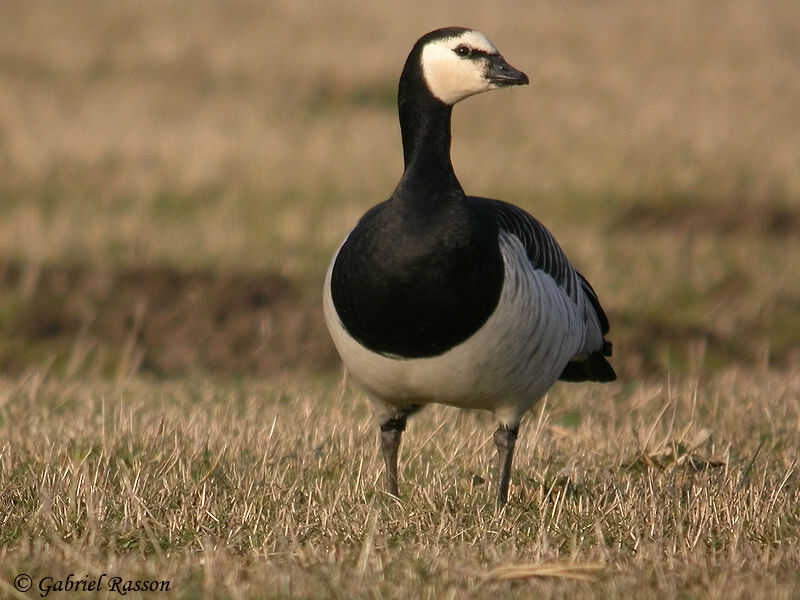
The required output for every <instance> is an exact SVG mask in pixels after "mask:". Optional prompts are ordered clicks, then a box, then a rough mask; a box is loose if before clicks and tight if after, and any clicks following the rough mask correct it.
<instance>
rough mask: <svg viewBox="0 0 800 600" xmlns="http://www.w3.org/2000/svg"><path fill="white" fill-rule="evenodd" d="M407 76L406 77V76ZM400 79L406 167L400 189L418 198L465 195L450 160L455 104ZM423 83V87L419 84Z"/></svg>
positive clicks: (400, 108) (401, 117)
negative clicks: (451, 128) (414, 87)
mask: <svg viewBox="0 0 800 600" xmlns="http://www.w3.org/2000/svg"><path fill="white" fill-rule="evenodd" d="M403 79H405V78H403ZM403 79H401V81H400V94H399V102H398V108H399V112H400V131H401V133H402V136H403V159H404V162H405V170H404V171H403V177H402V179H401V180H400V183H399V184H398V186H397V192H401V193H402V192H405V191H413V192H414V195H416V196H417V197H429V198H430V197H432V196H440V195H442V194H446V195H449V194H451V193H454V192H455V193H457V194H463V190H462V189H461V184H460V183H459V182H458V179H457V178H456V174H455V172H454V171H453V164H452V162H451V161H450V119H451V115H452V112H453V107H452V106H450V105H447V104H445V103H444V102H441V101H440V100H438V99H436V98H434V97H433V95H431V93H430V92H428V90H427V88H426V87H424V85H425V84H424V82H417V87H416V89H415V90H414V91H411V89H409V88H410V87H411V86H410V85H408V84H409V83H410V82H408V81H403ZM420 86H421V87H420Z"/></svg>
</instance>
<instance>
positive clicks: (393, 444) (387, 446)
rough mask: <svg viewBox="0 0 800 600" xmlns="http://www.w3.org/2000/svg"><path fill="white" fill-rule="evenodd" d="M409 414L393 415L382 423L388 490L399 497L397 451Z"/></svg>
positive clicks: (382, 448) (382, 443)
mask: <svg viewBox="0 0 800 600" xmlns="http://www.w3.org/2000/svg"><path fill="white" fill-rule="evenodd" d="M407 418H408V417H407V415H405V414H404V415H399V416H396V417H393V418H391V419H389V420H388V421H386V422H385V423H383V424H382V425H381V451H382V452H383V462H384V463H386V491H387V492H388V493H390V494H391V495H392V496H394V497H396V498H399V497H400V495H399V493H398V491H397V451H398V449H399V448H400V438H402V437H403V431H404V430H405V428H406V420H407Z"/></svg>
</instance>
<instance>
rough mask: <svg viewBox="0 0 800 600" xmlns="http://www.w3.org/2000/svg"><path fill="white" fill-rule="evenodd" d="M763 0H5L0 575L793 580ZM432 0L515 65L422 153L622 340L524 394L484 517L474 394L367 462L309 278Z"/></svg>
mask: <svg viewBox="0 0 800 600" xmlns="http://www.w3.org/2000/svg"><path fill="white" fill-rule="evenodd" d="M797 14H798V12H797V7H796V6H795V3H793V2H789V1H778V0H776V1H774V2H773V1H771V2H765V3H756V2H749V1H745V0H732V1H731V2H727V3H724V4H718V3H702V4H701V3H695V2H674V3H640V2H634V1H633V0H617V1H610V2H603V3H597V2H590V1H581V2H575V3H569V4H564V3H560V2H555V1H547V2H539V3H536V4H535V5H530V4H529V3H525V2H521V1H514V2H510V3H506V4H504V5H503V7H502V9H499V8H498V7H497V6H495V5H490V4H489V3H472V2H467V3H465V2H449V1H448V2H444V3H441V4H439V5H437V6H430V3H423V2H413V3H406V4H402V5H397V6H393V5H392V6H389V5H386V6H381V5H379V4H375V3H366V2H356V3H351V4H350V5H348V6H347V7H345V6H343V5H340V3H333V2H321V3H317V4H315V5H313V7H312V6H311V5H308V6H306V5H304V4H302V3H289V2H282V1H277V2H255V1H245V0H241V1H221V0H219V1H212V0H200V1H198V2H189V1H188V0H174V1H171V2H167V3H165V2H159V1H156V0H144V1H141V2H132V1H127V0H126V1H119V2H103V1H101V0H89V1H87V2H82V3H79V4H74V3H73V4H70V3H59V2H54V1H44V2H38V3H30V2H27V1H23V0H5V1H4V2H3V3H2V6H0V597H17V598H28V597H40V595H41V594H43V593H44V588H40V587H39V586H40V585H41V586H44V587H47V585H52V586H53V588H52V589H51V591H50V594H49V595H48V597H61V596H69V594H68V593H65V592H63V591H59V589H58V588H57V587H55V586H56V583H57V582H58V581H62V582H63V584H62V585H64V586H66V585H67V581H79V582H82V583H81V585H84V586H88V584H89V582H90V581H91V580H95V579H96V578H98V577H100V576H101V575H103V574H104V573H105V574H106V577H105V580H104V584H103V585H104V586H105V589H104V591H102V592H101V593H100V594H99V596H100V597H109V598H110V597H117V596H118V595H119V594H118V591H115V590H109V589H108V587H109V584H108V581H109V580H110V578H112V577H115V576H116V577H119V578H121V579H120V582H121V583H120V590H119V591H122V589H121V588H122V586H123V585H124V582H126V581H131V582H135V581H156V582H160V581H168V582H169V585H170V591H169V596H170V597H179V598H192V597H219V598H260V597H265V596H267V597H308V598H316V597H337V598H356V597H370V598H372V597H377V598H381V597H421V598H459V597H470V598H484V597H489V596H491V597H498V598H527V597H531V596H536V597H540V598H613V597H620V598H623V597H624V598H629V597H659V598H662V597H667V598H669V597H672V598H687V597H700V598H757V599H758V598H763V599H767V598H796V597H798V595H800V575H799V573H800V549H799V548H800V511H798V501H800V496H799V495H798V494H799V493H800V488H799V487H798V483H799V480H798V474H797V470H798V469H797V459H798V448H800V377H799V376H798V367H800V277H798V275H797V267H796V265H798V264H800V111H798V110H797V106H800V42H799V41H798V40H800V20H798V18H797ZM448 24H461V25H468V26H474V27H476V28H480V29H481V30H482V31H484V32H485V33H486V34H487V35H488V36H489V37H490V38H491V39H492V40H493V41H494V42H495V43H496V44H497V45H498V47H499V48H500V49H501V51H503V53H504V54H505V56H506V57H507V58H508V60H509V61H510V62H511V64H513V65H515V66H517V67H519V68H521V69H523V70H524V71H526V72H527V73H528V74H529V76H530V77H531V81H532V85H531V86H530V87H528V88H522V89H515V90H513V91H507V92H502V93H493V94H487V95H484V96H481V97H476V98H473V99H470V100H469V101H467V102H465V103H464V104H463V105H459V106H458V107H457V109H456V111H455V114H454V147H453V159H454V164H455V167H456V172H457V173H458V174H459V177H460V179H461V181H462V184H463V185H464V187H465V189H466V190H467V191H468V192H470V193H474V194H479V195H485V196H493V197H500V198H503V199H506V200H510V201H513V202H515V203H518V204H520V205H522V206H524V207H526V208H528V209H529V210H530V211H531V212H533V213H534V214H535V215H536V216H537V217H539V218H540V220H542V221H543V222H545V223H546V224H547V225H548V226H549V227H550V229H551V230H552V231H553V232H554V234H555V235H556V237H557V238H558V239H559V241H560V243H561V244H562V246H563V247H564V248H565V250H566V251H567V253H568V255H569V256H570V258H571V259H572V261H573V262H574V263H575V264H576V265H577V266H578V268H579V269H580V270H581V271H582V272H583V273H584V274H586V275H587V277H588V278H589V280H590V281H592V283H593V285H594V287H595V288H596V289H597V291H598V293H599V294H600V297H601V300H602V301H603V305H604V306H605V307H606V308H607V312H608V313H609V316H610V319H611V322H612V332H611V336H610V338H611V339H612V341H613V342H614V350H615V356H614V365H615V367H616V369H617V371H618V373H619V375H620V381H619V382H618V383H615V384H613V385H609V386H599V385H567V384H560V385H558V386H556V387H555V388H554V389H553V390H552V391H551V393H550V394H549V395H548V397H547V399H546V401H545V402H543V403H542V404H540V405H539V406H538V407H537V408H536V409H535V410H534V411H533V412H532V413H531V414H530V415H529V416H528V418H527V419H526V420H525V421H524V422H523V428H522V432H521V436H520V443H519V445H518V448H519V449H518V453H517V457H516V459H515V464H514V469H513V472H512V490H511V500H510V502H509V505H508V506H507V508H506V509H505V511H504V512H503V513H502V514H499V515H496V514H494V511H493V501H492V490H491V485H490V482H491V480H492V477H493V474H494V468H495V465H494V458H495V452H494V448H493V445H492V443H491V434H492V432H493V430H494V423H493V422H492V418H491V415H488V414H483V413H472V412H457V411H454V410H451V409H447V408H441V407H434V408H431V409H428V410H426V411H424V412H423V413H421V414H420V415H419V416H418V417H416V418H415V419H414V420H413V421H412V422H411V424H410V426H409V430H408V433H407V434H406V436H405V439H404V445H403V448H402V455H401V465H400V468H401V494H402V496H403V499H402V501H401V502H397V501H396V500H393V499H392V498H389V497H387V496H386V495H385V494H384V493H383V492H382V491H381V484H382V480H381V476H382V465H381V462H380V460H379V457H378V448H377V439H376V438H377V435H376V431H375V429H376V428H375V426H374V424H373V423H372V422H371V420H370V414H369V407H368V405H367V402H366V399H365V398H364V396H363V395H362V394H361V393H360V392H359V391H358V390H357V389H354V388H352V387H351V386H350V385H348V384H347V383H346V382H344V381H343V379H342V373H341V369H340V367H339V364H338V361H337V359H336V356H335V353H334V351H333V349H332V346H331V344H330V342H329V340H328V337H327V333H326V331H325V329H324V325H323V322H322V318H321V307H320V302H319V295H320V289H321V283H322V278H323V275H324V272H325V269H326V267H327V261H328V259H329V257H330V255H331V253H332V252H333V250H334V249H335V247H336V245H337V244H338V243H339V241H340V240H341V239H342V237H343V236H344V235H345V233H346V232H347V230H348V229H349V227H350V226H351V225H352V224H353V223H354V221H355V220H356V219H357V218H358V216H359V215H360V214H361V213H362V212H364V210H366V209H367V208H368V207H369V206H371V205H372V204H374V203H376V202H378V201H380V200H382V199H383V198H385V197H386V196H387V195H388V194H389V193H391V190H392V188H393V186H394V184H395V182H396V180H397V178H398V177H399V174H400V172H401V169H402V154H401V150H400V136H399V131H398V127H397V119H396V112H395V98H394V96H395V89H396V80H397V77H398V75H399V70H400V68H401V65H402V62H403V60H404V59H405V56H406V54H407V52H408V50H409V49H410V46H411V44H412V43H413V41H414V40H416V38H417V37H419V35H421V34H422V33H424V32H426V31H428V30H430V29H433V28H435V27H439V26H442V25H448ZM23 573H24V574H28V575H29V576H30V577H31V581H32V585H33V588H32V589H31V590H30V591H28V592H27V593H23V592H19V591H17V590H16V589H15V588H14V582H15V578H16V577H17V576H18V575H20V574H23ZM70 575H71V579H69V580H68V577H69V576H70ZM48 577H50V578H52V579H47V578H48ZM70 585H73V587H75V586H76V585H77V584H74V583H72V584H70ZM131 585H133V584H131ZM87 593H88V592H87ZM161 594H162V592H157V591H153V592H149V591H148V592H137V591H134V590H131V591H130V592H129V594H128V595H129V597H143V598H144V597H147V598H151V597H153V598H154V597H160V596H161ZM51 595H52V596H51ZM92 595H93V596H96V595H97V594H92ZM84 596H85V594H79V593H75V592H74V590H73V594H72V596H70V597H84Z"/></svg>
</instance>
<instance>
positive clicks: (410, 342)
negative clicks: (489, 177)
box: [331, 201, 503, 358]
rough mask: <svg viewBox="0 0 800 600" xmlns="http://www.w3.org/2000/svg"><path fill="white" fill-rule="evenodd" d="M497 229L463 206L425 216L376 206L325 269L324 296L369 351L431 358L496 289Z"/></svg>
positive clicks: (473, 325) (487, 217)
mask: <svg viewBox="0 0 800 600" xmlns="http://www.w3.org/2000/svg"><path fill="white" fill-rule="evenodd" d="M497 236H498V229H497V224H496V222H495V220H494V217H493V215H492V214H491V213H490V212H489V211H486V210H482V209H478V210H474V209H470V208H469V207H468V206H467V205H466V204H465V203H464V202H452V203H441V204H438V205H437V204H435V203H432V204H430V205H428V209H427V210H425V211H420V210H413V209H412V207H409V206H408V205H407V204H403V203H399V202H398V203H392V202H391V201H388V202H384V203H382V204H379V205H378V206H376V207H374V208H373V209H372V210H370V211H369V212H367V213H366V214H365V215H364V216H363V217H362V219H361V220H360V221H359V223H358V225H357V226H356V227H355V229H354V230H353V231H352V232H351V233H350V235H349V236H348V238H347V240H346V242H345V243H344V244H343V246H342V248H341V249H340V251H339V254H338V256H337V258H336V262H335V264H334V266H333V273H332V278H331V295H332V297H333V304H334V306H335V308H336V312H337V314H338V315H339V318H340V319H341V321H342V324H343V325H344V327H345V329H346V330H347V332H348V333H349V334H350V335H351V336H353V337H354V338H355V339H356V340H357V341H358V342H359V343H361V344H362V345H363V346H366V347H367V348H369V349H370V350H372V351H374V352H378V353H381V354H386V355H392V356H400V357H403V358H422V357H428V356H436V355H439V354H442V353H443V352H445V351H447V350H449V349H450V348H452V347H454V346H456V345H457V344H459V343H461V342H463V341H464V340H466V339H467V338H469V337H470V336H471V335H472V334H473V333H475V332H476V331H477V330H478V329H479V328H480V327H481V326H482V325H483V324H484V323H485V322H486V320H487V319H488V318H489V316H490V315H491V314H492V312H493V311H494V309H495V307H496V306H497V302H498V300H499V298H500V292H501V291H502V287H503V259H502V256H501V254H500V250H499V246H498V239H497Z"/></svg>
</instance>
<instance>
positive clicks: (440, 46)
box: [421, 31, 497, 105]
mask: <svg viewBox="0 0 800 600" xmlns="http://www.w3.org/2000/svg"><path fill="white" fill-rule="evenodd" d="M459 46H466V47H467V48H470V49H472V50H478V51H480V52H485V53H487V54H497V48H495V47H494V45H493V44H492V42H490V41H489V40H488V39H487V38H486V36H485V35H483V34H482V33H480V32H478V31H466V32H464V33H462V34H460V35H457V36H455V37H451V38H446V39H442V40H436V41H433V42H430V43H429V44H427V45H426V46H425V47H424V48H423V49H422V59H421V61H422V75H423V77H424V79H425V83H426V84H427V85H428V89H429V90H430V91H431V93H432V94H433V95H434V96H435V97H437V98H438V99H439V100H441V101H442V102H444V103H445V104H450V105H452V104H455V103H456V102H459V101H460V100H463V99H464V98H468V97H469V96H472V95H474V94H480V93H481V92H486V91H488V90H492V89H495V88H496V87H497V86H496V85H495V84H493V83H491V82H489V81H488V80H487V79H486V76H485V71H486V69H485V61H484V60H482V59H469V58H462V57H461V56H459V55H458V54H456V52H455V49H456V48H458V47H459Z"/></svg>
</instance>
